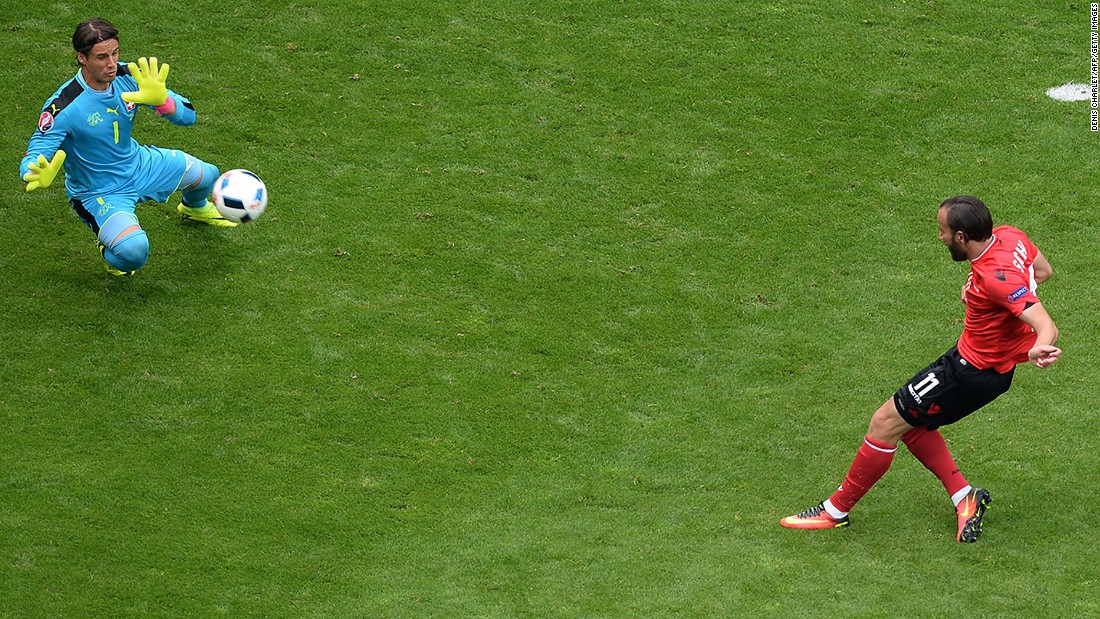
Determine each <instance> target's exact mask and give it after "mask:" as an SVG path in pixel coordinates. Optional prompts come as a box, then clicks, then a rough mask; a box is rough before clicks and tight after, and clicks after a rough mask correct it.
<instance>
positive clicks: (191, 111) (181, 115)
mask: <svg viewBox="0 0 1100 619" xmlns="http://www.w3.org/2000/svg"><path fill="white" fill-rule="evenodd" d="M168 97H169V98H171V99H175V100H176V111H174V112H172V113H171V114H164V115H163V116H164V118H165V119H166V120H168V122H170V123H172V124H173V125H179V126H181V127H187V126H190V125H193V124H195V121H196V120H198V117H197V115H196V114H195V106H194V105H192V104H191V100H190V99H188V98H187V97H185V96H183V95H181V94H179V93H176V92H172V91H171V90H169V91H168Z"/></svg>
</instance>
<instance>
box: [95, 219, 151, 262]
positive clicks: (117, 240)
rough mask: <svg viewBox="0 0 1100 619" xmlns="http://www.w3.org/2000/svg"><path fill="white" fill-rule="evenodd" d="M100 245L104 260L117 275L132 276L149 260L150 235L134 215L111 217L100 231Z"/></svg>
mask: <svg viewBox="0 0 1100 619" xmlns="http://www.w3.org/2000/svg"><path fill="white" fill-rule="evenodd" d="M99 243H100V251H101V252H102V253H103V260H105V261H106V262H107V264H108V265H110V266H111V267H113V268H114V269H115V270H116V271H118V273H115V275H132V274H133V273H134V271H137V270H138V269H140V268H141V267H143V266H145V262H146V261H147V260H149V235H147V234H146V233H145V230H142V228H141V226H140V225H139V224H138V220H137V217H136V216H135V215H134V214H133V213H127V212H119V213H115V214H114V215H113V216H111V218H110V219H108V220H107V221H106V222H105V223H104V224H103V227H102V228H100V230H99ZM113 272H114V271H112V273H113Z"/></svg>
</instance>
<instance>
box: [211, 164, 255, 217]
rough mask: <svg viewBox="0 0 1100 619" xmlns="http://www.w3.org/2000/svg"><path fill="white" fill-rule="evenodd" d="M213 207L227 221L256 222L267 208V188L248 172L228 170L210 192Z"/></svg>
mask: <svg viewBox="0 0 1100 619" xmlns="http://www.w3.org/2000/svg"><path fill="white" fill-rule="evenodd" d="M211 194H213V196H214V206H215V207H217V209H218V212H219V213H221V214H222V217H225V218H226V219H228V220H229V221H235V222H237V223H239V224H244V223H248V222H250V221H256V220H257V219H259V218H260V215H263V213H264V208H266V207H267V186H266V185H264V182H263V181H262V180H260V177H259V176H256V175H255V174H253V173H252V172H249V171H248V170H230V171H228V172H226V173H225V174H222V175H221V176H219V177H218V180H217V181H215V182H214V189H213V190H212V191H211Z"/></svg>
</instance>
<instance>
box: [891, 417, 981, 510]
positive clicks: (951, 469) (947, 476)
mask: <svg viewBox="0 0 1100 619" xmlns="http://www.w3.org/2000/svg"><path fill="white" fill-rule="evenodd" d="M901 440H902V442H904V443H905V446H906V447H908V448H909V452H910V453H912V454H913V455H914V456H916V457H917V460H920V463H921V464H923V465H924V468H926V469H928V470H929V471H932V474H933V475H935V476H936V477H939V478H940V481H941V482H942V483H943V487H944V488H945V489H946V490H947V494H948V495H951V496H954V494H955V493H956V492H958V491H960V490H962V489H963V488H965V487H966V486H967V483H966V478H965V477H963V474H962V473H960V472H959V466H958V465H957V464H955V459H954V458H952V457H951V452H950V451H949V450H948V449H947V443H946V442H945V441H944V440H943V435H942V434H940V431H939V430H929V429H928V428H925V427H919V428H913V429H912V430H910V431H908V432H906V433H905V434H904V435H902V437H901Z"/></svg>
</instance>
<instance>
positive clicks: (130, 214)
mask: <svg viewBox="0 0 1100 619" xmlns="http://www.w3.org/2000/svg"><path fill="white" fill-rule="evenodd" d="M73 48H74V49H75V50H76V59H77V62H78V63H79V64H80V70H79V71H78V72H77V74H76V76H74V77H73V78H72V79H70V80H69V81H67V82H65V83H64V84H62V85H61V87H60V88H58V89H57V92H55V93H54V94H53V96H51V97H50V98H49V100H48V101H46V105H45V106H44V107H43V108H42V113H41V114H40V115H39V117H38V129H37V130H35V132H34V135H32V136H31V139H30V145H29V146H28V147H27V153H26V155H25V156H24V157H23V161H22V163H20V165H19V176H20V178H22V179H23V180H24V181H25V182H26V183H27V185H26V188H27V191H34V190H36V189H41V188H45V187H49V186H50V184H51V183H52V182H53V181H54V179H55V177H56V176H57V174H58V172H59V171H60V170H61V169H62V168H64V170H65V192H66V194H67V195H68V198H69V203H70V204H72V207H73V210H74V211H76V214H77V215H79V216H80V218H81V219H82V220H83V221H84V223H85V224H87V225H88V227H89V228H91V230H92V232H93V233H95V235H96V239H97V242H98V246H99V250H100V253H101V254H102V256H103V260H104V261H105V262H106V267H107V271H108V272H109V273H112V274H114V275H131V274H133V272H134V271H136V270H137V269H139V268H141V267H142V266H143V265H144V264H145V261H146V260H147V259H148V257H149V238H148V236H146V234H145V231H144V230H142V229H141V225H140V224H139V223H138V219H137V214H136V212H135V206H136V205H137V203H138V202H144V201H147V200H153V201H156V202H165V201H166V200H167V199H168V197H169V196H170V195H172V194H173V193H174V192H175V191H176V190H179V191H180V192H181V194H182V199H181V203H180V205H179V206H178V207H177V210H179V212H180V213H181V214H182V215H183V217H184V218H185V219H189V220H192V221H196V222H201V223H204V224H209V225H212V226H235V225H237V224H235V223H233V222H231V221H228V220H226V219H225V218H223V217H222V216H221V215H220V214H219V213H218V210H217V209H216V208H215V207H214V204H213V203H212V202H209V201H208V200H207V196H208V195H209V194H210V189H211V188H212V187H213V186H214V181H215V180H216V179H217V178H218V169H217V168H216V167H214V166H213V165H211V164H209V163H206V162H204V161H200V160H199V159H196V158H195V157H192V156H191V155H188V154H187V153H184V152H182V151H178V150H171V149H165V148H157V147H155V146H144V145H141V144H138V143H137V141H136V140H134V139H133V138H132V137H131V132H132V131H133V128H134V119H135V118H136V117H137V115H138V110H139V109H140V108H141V107H148V108H151V109H153V110H156V113H157V114H158V115H160V116H162V117H164V118H165V119H167V120H168V121H169V122H171V123H172V124H175V125H193V124H195V108H194V107H193V106H192V105H191V102H190V101H189V100H188V99H187V98H186V97H183V96H180V95H178V94H176V93H174V92H172V91H171V90H168V88H167V86H166V85H165V81H166V79H167V77H168V65H167V64H162V65H159V66H158V64H157V59H156V58H149V59H146V58H140V59H139V60H138V62H137V63H136V64H135V63H130V64H127V63H123V62H119V60H118V55H119V52H118V50H119V41H118V30H116V29H115V27H114V26H112V25H111V24H110V22H108V21H107V20H105V19H101V18H95V19H90V20H88V21H86V22H84V23H82V24H80V25H79V26H77V28H76V32H74V33H73Z"/></svg>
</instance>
